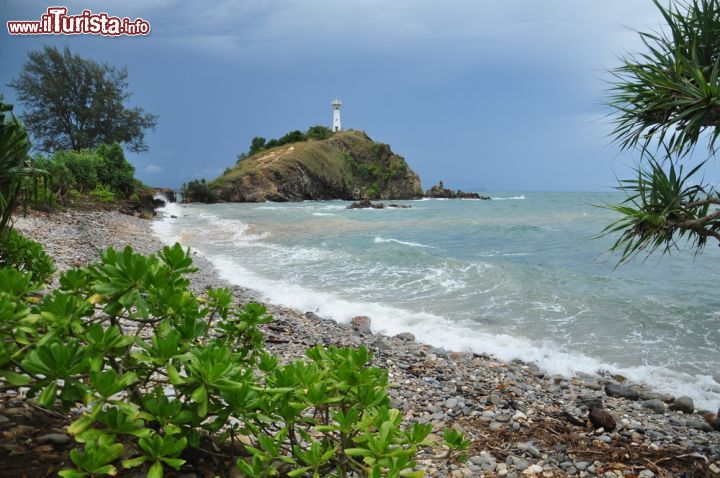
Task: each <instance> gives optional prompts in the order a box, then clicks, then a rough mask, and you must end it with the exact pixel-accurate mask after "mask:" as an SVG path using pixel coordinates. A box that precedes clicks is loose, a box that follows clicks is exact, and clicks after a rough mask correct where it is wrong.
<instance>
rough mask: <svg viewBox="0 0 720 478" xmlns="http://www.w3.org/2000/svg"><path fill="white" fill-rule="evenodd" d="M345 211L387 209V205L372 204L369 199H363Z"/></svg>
mask: <svg viewBox="0 0 720 478" xmlns="http://www.w3.org/2000/svg"><path fill="white" fill-rule="evenodd" d="M345 209H385V204H382V203H377V204H376V203H372V202H370V200H369V199H363V200H361V201H358V202H354V203H352V204H351V205H349V206H348V207H346V208H345Z"/></svg>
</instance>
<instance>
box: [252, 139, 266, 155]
mask: <svg viewBox="0 0 720 478" xmlns="http://www.w3.org/2000/svg"><path fill="white" fill-rule="evenodd" d="M263 149H265V138H263V137H262V136H255V137H254V138H253V139H252V141H251V142H250V150H249V151H248V155H253V154H255V153H257V152H260V151H262V150H263Z"/></svg>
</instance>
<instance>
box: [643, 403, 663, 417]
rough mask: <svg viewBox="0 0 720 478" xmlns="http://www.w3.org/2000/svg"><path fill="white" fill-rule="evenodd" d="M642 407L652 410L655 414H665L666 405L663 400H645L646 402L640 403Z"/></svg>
mask: <svg viewBox="0 0 720 478" xmlns="http://www.w3.org/2000/svg"><path fill="white" fill-rule="evenodd" d="M640 406H641V407H643V408H646V409H648V410H652V411H653V412H654V413H660V414H663V413H665V404H664V403H663V402H662V400H658V399H654V400H645V401H644V402H641V403H640Z"/></svg>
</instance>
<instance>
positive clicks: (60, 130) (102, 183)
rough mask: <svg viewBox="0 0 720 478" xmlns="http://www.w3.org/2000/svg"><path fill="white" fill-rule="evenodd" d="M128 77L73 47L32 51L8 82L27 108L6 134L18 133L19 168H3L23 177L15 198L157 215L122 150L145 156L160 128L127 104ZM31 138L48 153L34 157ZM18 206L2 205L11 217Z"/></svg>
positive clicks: (5, 107)
mask: <svg viewBox="0 0 720 478" xmlns="http://www.w3.org/2000/svg"><path fill="white" fill-rule="evenodd" d="M127 75H128V73H127V70H126V69H125V68H121V69H117V68H114V67H112V66H110V65H107V64H101V63H98V62H96V61H93V60H90V59H86V58H82V57H80V56H78V55H76V54H73V53H72V52H70V50H69V48H67V47H65V48H64V49H63V50H62V51H61V50H58V49H57V48H55V47H51V46H46V47H44V48H43V49H41V50H39V51H33V52H30V53H29V55H28V60H27V62H26V63H25V64H24V65H23V68H22V71H21V73H20V75H19V77H18V78H17V79H15V80H14V81H12V82H11V83H10V85H9V86H11V87H13V88H15V89H16V90H17V94H18V98H19V100H20V101H21V102H22V103H23V106H24V113H23V114H22V115H21V118H22V119H23V123H20V121H18V120H17V119H15V117H14V116H13V117H12V118H11V121H9V122H4V123H6V126H5V129H4V131H6V132H8V131H11V130H12V131H15V133H12V134H14V135H15V136H16V139H15V140H14V146H13V148H12V149H7V150H6V151H5V155H6V156H10V155H13V156H14V159H13V160H12V161H13V164H15V166H14V167H13V168H10V167H7V166H6V165H2V170H3V171H12V175H13V177H15V178H17V179H16V180H13V181H15V183H14V184H15V186H14V187H16V188H19V189H18V190H17V193H16V194H14V195H13V197H15V199H16V201H20V202H22V203H23V204H24V205H26V206H32V207H39V208H46V207H48V206H49V207H54V206H58V205H59V206H76V207H106V206H107V205H110V204H112V205H115V206H116V207H120V209H121V210H123V211H126V212H129V213H136V214H141V215H143V216H146V217H147V216H150V215H152V211H153V190H152V189H151V188H149V187H147V186H145V185H144V184H142V182H140V181H139V180H138V179H136V178H135V177H134V174H135V168H134V167H133V166H132V165H131V164H130V163H129V162H128V161H127V160H126V158H125V152H124V150H123V147H122V145H124V146H125V147H126V148H128V149H129V150H131V151H146V150H147V145H146V144H145V142H144V138H145V131H146V130H147V129H153V128H154V127H155V125H156V123H157V117H156V116H155V115H151V114H148V113H145V112H144V111H143V109H142V108H138V107H130V106H128V105H127V100H128V99H129V98H130V93H129V92H128V83H127ZM2 108H3V111H9V110H10V109H11V108H12V107H11V106H9V105H2ZM8 134H10V133H8ZM30 134H32V136H33V138H34V140H35V142H36V143H37V149H39V150H41V151H44V152H45V153H46V154H37V155H35V156H34V157H33V158H31V157H30V156H29V153H30V149H31V143H30ZM18 138H20V139H18ZM7 141H10V139H7ZM20 163H22V165H23V166H22V167H20V166H18V164H20ZM15 206H16V204H15V205H8V207H5V206H3V210H4V212H5V215H6V216H8V217H9V214H11V213H12V211H13V210H14V209H15ZM1 228H2V224H0V229H1Z"/></svg>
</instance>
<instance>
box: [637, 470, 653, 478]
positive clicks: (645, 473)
mask: <svg viewBox="0 0 720 478" xmlns="http://www.w3.org/2000/svg"><path fill="white" fill-rule="evenodd" d="M654 476H655V473H653V472H652V471H650V470H642V471H641V472H640V473H638V478H654Z"/></svg>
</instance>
